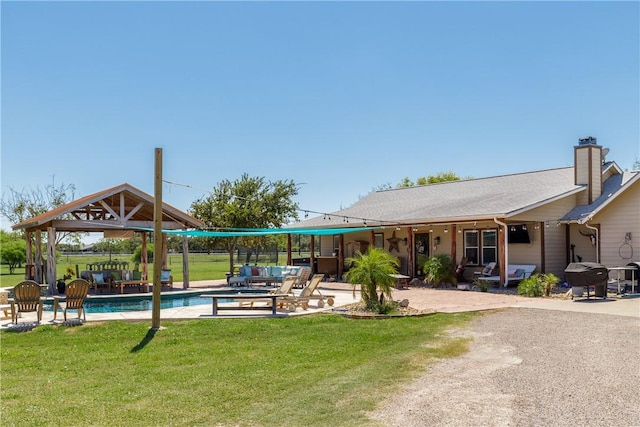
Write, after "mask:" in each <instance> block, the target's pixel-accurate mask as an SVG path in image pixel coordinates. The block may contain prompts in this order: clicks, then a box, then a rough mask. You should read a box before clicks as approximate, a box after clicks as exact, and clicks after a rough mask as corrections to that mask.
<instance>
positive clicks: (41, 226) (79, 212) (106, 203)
mask: <svg viewBox="0 0 640 427" xmlns="http://www.w3.org/2000/svg"><path fill="white" fill-rule="evenodd" d="M153 216H154V198H153V196H151V195H149V194H147V193H145V192H143V191H141V190H139V189H137V188H135V187H133V186H131V185H129V184H127V183H125V184H121V185H118V186H116V187H113V188H109V189H106V190H104V191H100V192H98V193H95V194H91V195H89V196H85V197H82V198H80V199H77V200H74V201H72V202H69V203H67V204H65V205H62V206H60V207H58V208H56V209H53V210H51V211H49V212H45V213H43V214H40V215H38V216H35V217H33V218H29V219H27V220H24V221H22V222H20V223H18V224H15V225H13V227H12V228H13V230H24V232H25V239H26V242H27V269H26V271H25V278H32V279H33V280H35V281H36V282H38V283H47V284H48V285H49V289H50V292H52V293H53V291H54V289H55V284H56V259H55V246H56V233H58V232H106V235H109V234H112V233H118V232H129V233H132V232H140V233H141V235H142V262H141V265H142V273H143V275H144V276H145V277H146V275H147V232H146V231H144V230H143V229H153V227H154V218H153ZM203 225H204V224H203V223H202V221H200V220H199V219H197V218H194V217H192V216H191V215H189V214H187V213H185V212H182V211H180V210H179V209H176V208H174V207H172V206H170V205H168V204H166V203H163V204H162V229H163V230H185V229H189V228H202V227H203ZM43 232H46V233H47V264H46V276H45V271H43V270H45V268H44V267H43V254H42V250H41V245H40V244H36V245H34V242H41V241H42V233H43ZM162 239H163V245H162V248H163V251H162V265H163V267H165V266H166V262H167V240H166V235H164V234H163V236H162ZM182 245H183V265H184V281H183V286H184V287H185V288H186V287H188V286H189V273H188V271H189V269H188V253H189V250H188V244H187V238H186V236H185V237H184V238H183V241H182ZM34 246H35V253H34ZM27 276H30V277H27Z"/></svg>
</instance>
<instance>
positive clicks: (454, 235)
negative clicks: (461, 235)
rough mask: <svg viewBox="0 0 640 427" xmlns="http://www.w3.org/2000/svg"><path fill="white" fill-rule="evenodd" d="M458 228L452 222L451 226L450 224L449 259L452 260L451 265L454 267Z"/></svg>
mask: <svg viewBox="0 0 640 427" xmlns="http://www.w3.org/2000/svg"><path fill="white" fill-rule="evenodd" d="M457 240H458V229H457V227H456V225H455V224H454V225H453V226H451V260H452V261H453V267H454V268H455V266H456V265H458V261H457V258H458V246H457V244H458V242H457Z"/></svg>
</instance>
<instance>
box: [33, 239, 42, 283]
mask: <svg viewBox="0 0 640 427" xmlns="http://www.w3.org/2000/svg"><path fill="white" fill-rule="evenodd" d="M35 243H36V260H35V264H36V271H35V277H34V279H33V280H35V281H36V282H38V283H42V281H43V280H42V232H41V231H40V230H36V242H35Z"/></svg>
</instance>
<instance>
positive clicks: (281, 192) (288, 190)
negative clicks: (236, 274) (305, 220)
mask: <svg viewBox="0 0 640 427" xmlns="http://www.w3.org/2000/svg"><path fill="white" fill-rule="evenodd" d="M297 194H298V186H297V185H296V184H295V183H294V182H293V181H280V180H279V181H275V182H271V181H266V180H265V178H264V177H249V175H248V174H246V173H245V174H243V175H242V177H241V178H240V179H237V180H235V181H233V182H232V181H229V180H223V181H222V182H220V183H219V184H218V185H217V186H216V187H215V188H214V189H213V190H212V191H211V193H210V194H209V195H208V196H206V197H203V198H201V199H198V200H196V201H195V202H193V203H192V204H191V207H190V208H189V213H190V214H191V215H193V216H194V217H196V218H198V219H200V220H201V221H203V222H204V223H205V227H206V228H208V229H211V230H214V229H228V228H280V227H282V225H284V224H286V223H288V222H290V221H291V220H295V219H298V204H297V203H294V202H293V200H292V199H293V197H294V196H296V195H297ZM266 241H267V239H265V238H264V237H243V238H239V237H225V238H223V239H222V240H220V239H210V240H208V241H207V244H208V247H209V250H211V249H213V247H214V245H215V244H216V243H220V244H221V245H222V246H223V247H224V248H225V249H226V251H227V252H228V253H229V271H233V255H234V253H235V251H236V249H237V247H238V244H239V243H241V244H243V245H244V246H246V247H259V246H261V247H264V245H265V243H266ZM209 245H210V246H209Z"/></svg>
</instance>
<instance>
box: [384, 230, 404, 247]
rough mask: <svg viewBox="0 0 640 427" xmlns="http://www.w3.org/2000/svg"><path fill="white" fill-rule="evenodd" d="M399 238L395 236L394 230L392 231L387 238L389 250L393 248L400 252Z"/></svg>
mask: <svg viewBox="0 0 640 427" xmlns="http://www.w3.org/2000/svg"><path fill="white" fill-rule="evenodd" d="M400 240H402V239H399V238H397V237H396V232H395V231H394V232H393V234H392V235H391V237H389V238H388V239H387V242H389V252H391V251H392V250H394V249H395V250H396V252H400V248H399V247H398V243H399V242H400Z"/></svg>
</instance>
